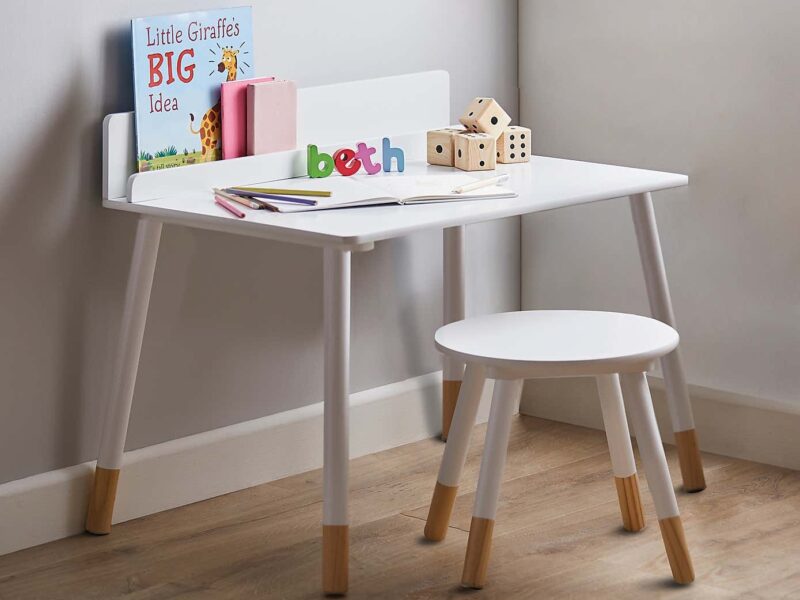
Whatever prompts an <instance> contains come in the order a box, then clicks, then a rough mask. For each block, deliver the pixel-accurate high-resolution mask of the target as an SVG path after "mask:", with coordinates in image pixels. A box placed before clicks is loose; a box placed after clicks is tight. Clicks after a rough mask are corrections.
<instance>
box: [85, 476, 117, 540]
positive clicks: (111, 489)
mask: <svg viewBox="0 0 800 600" xmlns="http://www.w3.org/2000/svg"><path fill="white" fill-rule="evenodd" d="M118 483H119V469H104V468H103V467H96V468H95V471H94V482H93V483H92V491H91V494H90V495H89V508H88V509H87V511H86V531H88V532H89V533H92V534H94V535H108V534H109V533H111V519H112V517H113V515H114V501H115V500H116V497H117V484H118Z"/></svg>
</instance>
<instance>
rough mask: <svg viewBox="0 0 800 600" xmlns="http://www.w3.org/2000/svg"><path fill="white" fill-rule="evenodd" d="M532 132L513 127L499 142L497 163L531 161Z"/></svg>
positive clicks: (502, 135)
mask: <svg viewBox="0 0 800 600" xmlns="http://www.w3.org/2000/svg"><path fill="white" fill-rule="evenodd" d="M530 150H531V130H530V129H528V128H527V127H520V126H519V125H511V126H510V127H506V128H505V129H504V130H503V133H501V134H500V137H499V138H498V140H497V162H500V163H520V162H528V161H529V160H530V159H531V151H530Z"/></svg>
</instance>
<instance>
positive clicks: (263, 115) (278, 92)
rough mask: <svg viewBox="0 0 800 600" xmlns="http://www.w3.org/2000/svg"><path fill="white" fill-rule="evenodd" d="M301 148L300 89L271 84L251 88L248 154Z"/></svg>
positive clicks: (287, 84)
mask: <svg viewBox="0 0 800 600" xmlns="http://www.w3.org/2000/svg"><path fill="white" fill-rule="evenodd" d="M296 147H297V86H296V85H295V83H294V81H268V82H264V83H253V84H250V85H248V86H247V154H249V155H253V154H267V153H269V152H281V151H284V150H294V149H295V148H296Z"/></svg>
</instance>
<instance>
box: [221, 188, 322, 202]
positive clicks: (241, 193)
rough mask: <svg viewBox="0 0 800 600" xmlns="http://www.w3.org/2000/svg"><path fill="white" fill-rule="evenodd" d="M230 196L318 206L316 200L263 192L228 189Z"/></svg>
mask: <svg viewBox="0 0 800 600" xmlns="http://www.w3.org/2000/svg"><path fill="white" fill-rule="evenodd" d="M225 191H226V192H228V193H229V194H236V195H237V196H249V197H250V198H266V199H268V200H282V201H283V202H294V203H295V204H305V205H306V206H316V205H317V201H316V200H310V199H308V198H297V197H295V196H278V195H276V194H262V193H261V192H251V191H249V190H239V189H236V188H227V189H226V190H225Z"/></svg>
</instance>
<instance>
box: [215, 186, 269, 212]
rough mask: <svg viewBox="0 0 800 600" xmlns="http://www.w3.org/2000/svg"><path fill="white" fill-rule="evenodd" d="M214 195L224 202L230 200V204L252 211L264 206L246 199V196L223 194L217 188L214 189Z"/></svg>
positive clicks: (222, 191) (223, 192)
mask: <svg viewBox="0 0 800 600" xmlns="http://www.w3.org/2000/svg"><path fill="white" fill-rule="evenodd" d="M214 193H215V194H216V195H217V196H219V197H221V198H223V199H225V200H230V201H231V202H237V203H239V204H241V205H242V206H246V207H247V208H252V209H254V210H258V209H260V208H264V205H263V204H262V203H261V202H258V201H257V200H253V199H252V198H248V197H246V196H237V195H236V194H228V193H226V192H225V190H221V189H219V188H214Z"/></svg>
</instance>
